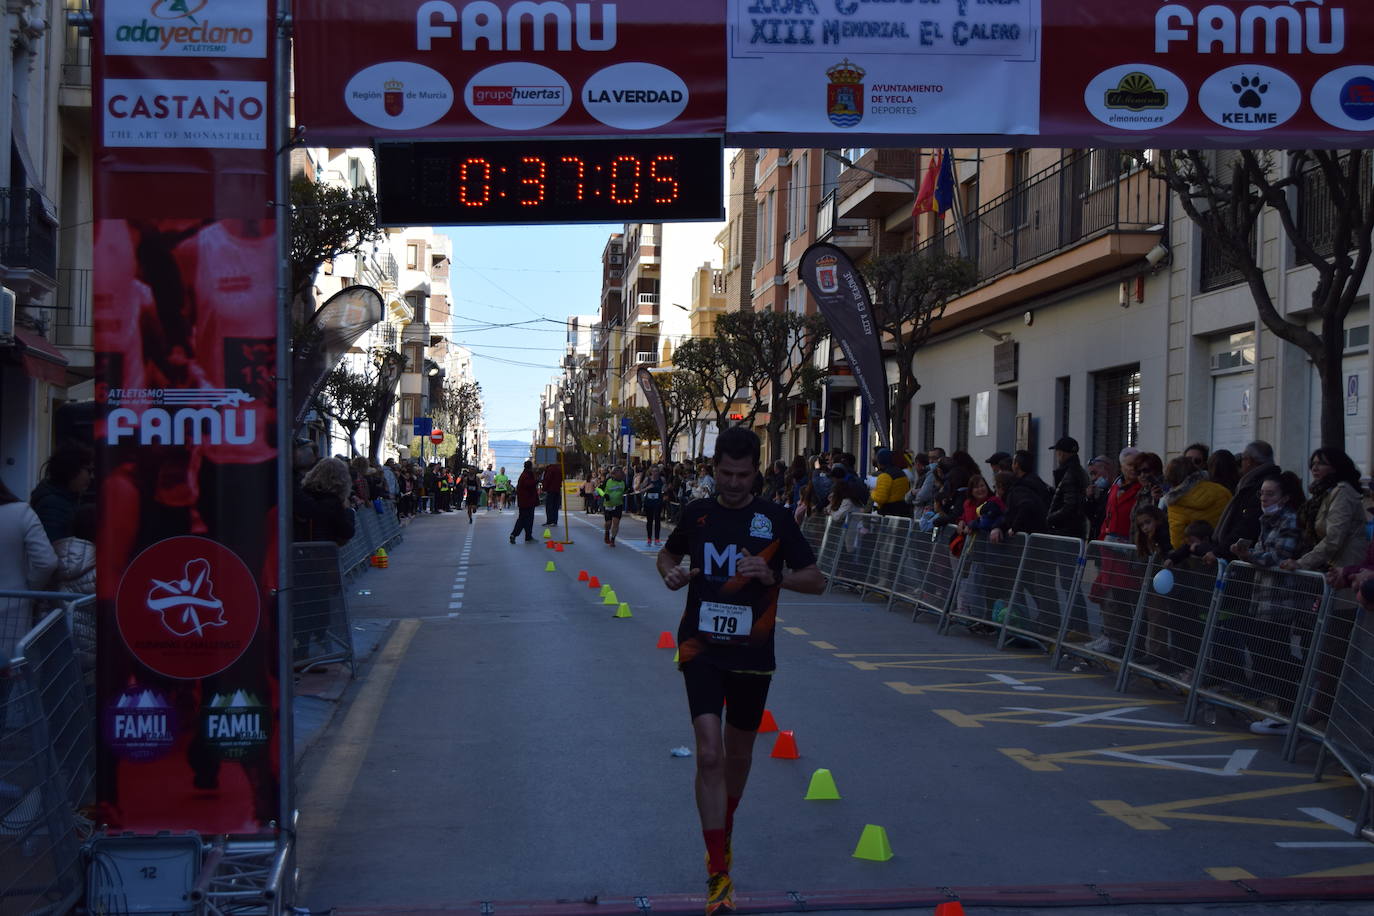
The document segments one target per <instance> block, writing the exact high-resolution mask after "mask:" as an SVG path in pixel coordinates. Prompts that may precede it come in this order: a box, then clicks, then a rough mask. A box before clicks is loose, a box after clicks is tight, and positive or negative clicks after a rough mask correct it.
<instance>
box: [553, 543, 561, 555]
mask: <svg viewBox="0 0 1374 916" xmlns="http://www.w3.org/2000/svg"><path fill="white" fill-rule="evenodd" d="M553 549H554V552H555V553H562V552H563V542H562V541H554V542H553Z"/></svg>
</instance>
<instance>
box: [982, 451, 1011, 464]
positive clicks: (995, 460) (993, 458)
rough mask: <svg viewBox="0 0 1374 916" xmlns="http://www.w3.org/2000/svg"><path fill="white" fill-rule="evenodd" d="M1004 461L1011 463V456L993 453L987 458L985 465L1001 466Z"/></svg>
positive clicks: (1004, 453)
mask: <svg viewBox="0 0 1374 916" xmlns="http://www.w3.org/2000/svg"><path fill="white" fill-rule="evenodd" d="M1006 461H1011V455H1008V454H1007V453H1006V452H993V453H992V454H991V455H989V456H988V460H987V462H986V463H987V464H1002V463H1003V462H1006Z"/></svg>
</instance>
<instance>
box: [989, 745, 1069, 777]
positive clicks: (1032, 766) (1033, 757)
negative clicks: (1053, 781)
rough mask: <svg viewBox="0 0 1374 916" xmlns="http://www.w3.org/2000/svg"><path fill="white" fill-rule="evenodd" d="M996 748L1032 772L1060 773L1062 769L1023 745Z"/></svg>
mask: <svg viewBox="0 0 1374 916" xmlns="http://www.w3.org/2000/svg"><path fill="white" fill-rule="evenodd" d="M998 750H999V751H1001V752H1002V753H1004V754H1006V755H1007V756H1008V757H1010V758H1011V759H1012V760H1015V761H1016V762H1017V763H1019V764H1021V766H1023V767H1025V768H1026V769H1028V770H1030V771H1032V772H1034V773H1060V772H1063V769H1064V768H1063V767H1059V766H1055V765H1054V764H1053V763H1050V762H1049V761H1048V760H1046V759H1045V758H1044V757H1042V756H1040V755H1039V754H1036V753H1034V752H1032V751H1028V750H1026V749H1025V748H1024V747H999V748H998Z"/></svg>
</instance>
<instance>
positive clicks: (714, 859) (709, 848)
mask: <svg viewBox="0 0 1374 916" xmlns="http://www.w3.org/2000/svg"><path fill="white" fill-rule="evenodd" d="M701 836H702V838H703V839H705V840H706V870H707V871H708V872H710V873H711V874H713V875H718V874H720V873H721V872H723V871H729V869H727V868H726V867H725V831H724V830H703V831H701Z"/></svg>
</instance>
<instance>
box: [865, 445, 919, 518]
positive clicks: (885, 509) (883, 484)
mask: <svg viewBox="0 0 1374 916" xmlns="http://www.w3.org/2000/svg"><path fill="white" fill-rule="evenodd" d="M874 461H875V462H876V463H877V465H878V479H877V483H876V484H875V485H874V487H873V494H872V497H873V505H875V506H877V508H878V514H879V515H905V516H908V517H909V516H910V515H911V506H910V504H908V503H907V501H906V492H907V490H909V489H911V481H910V480H908V479H907V476H906V475H905V474H903V473H902V470H901V468H899V467H897V464H896V462H895V461H894V458H893V454H892V450H891V449H886V448H880V449H878V453H877V454H876V455H875V456H874Z"/></svg>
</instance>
